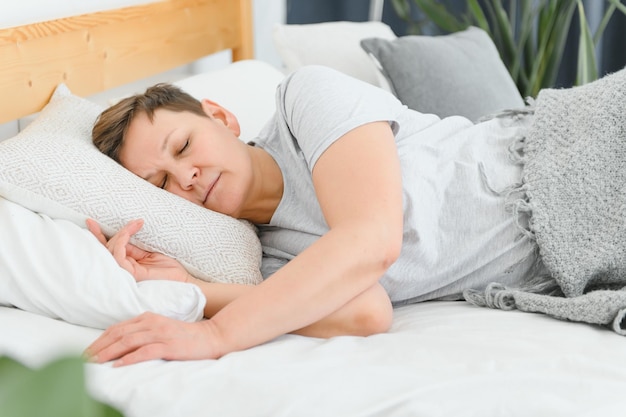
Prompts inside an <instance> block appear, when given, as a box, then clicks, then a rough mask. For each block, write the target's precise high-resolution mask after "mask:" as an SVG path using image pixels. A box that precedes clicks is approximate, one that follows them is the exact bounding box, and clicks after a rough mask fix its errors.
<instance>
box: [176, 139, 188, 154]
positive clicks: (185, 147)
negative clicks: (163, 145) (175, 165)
mask: <svg viewBox="0 0 626 417" xmlns="http://www.w3.org/2000/svg"><path fill="white" fill-rule="evenodd" d="M188 147H189V139H187V140H186V141H185V144H184V145H183V147H182V148H180V150H179V151H178V155H180V154H182V153H183V152H185V149H187V148H188Z"/></svg>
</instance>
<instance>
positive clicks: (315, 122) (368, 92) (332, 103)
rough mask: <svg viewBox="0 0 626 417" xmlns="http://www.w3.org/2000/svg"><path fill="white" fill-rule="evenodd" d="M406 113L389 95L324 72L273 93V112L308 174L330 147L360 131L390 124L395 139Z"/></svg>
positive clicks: (303, 72) (293, 79)
mask: <svg viewBox="0 0 626 417" xmlns="http://www.w3.org/2000/svg"><path fill="white" fill-rule="evenodd" d="M405 110H406V107H405V106H404V105H402V103H400V101H398V99H397V98H395V97H394V96H393V94H391V93H389V92H387V91H385V90H383V89H381V88H379V87H375V86H372V85H370V84H368V83H365V82H363V81H360V80H357V79H355V78H352V77H350V76H348V75H345V74H342V73H341V72H338V71H336V70H333V69H331V68H327V67H323V66H307V67H303V68H301V69H299V70H297V71H295V72H294V73H292V74H291V75H289V76H288V77H287V78H286V79H285V81H284V82H283V83H282V84H281V85H280V86H279V87H278V91H277V111H278V112H279V113H280V117H281V118H282V119H283V120H284V122H285V123H286V124H287V126H288V128H289V131H290V132H291V135H292V137H293V139H294V140H295V141H296V142H297V147H298V148H299V149H300V150H301V151H302V153H303V155H304V157H305V159H306V162H307V164H308V166H309V169H310V170H311V171H312V170H313V167H314V166H315V163H316V162H317V160H318V159H319V157H320V156H321V155H322V153H323V152H324V151H325V150H326V149H327V148H328V147H329V146H330V145H331V144H332V143H334V142H335V141H336V140H337V139H339V138H340V137H341V136H343V135H344V134H346V133H347V132H349V131H350V130H352V129H355V128H356V127H358V126H361V125H363V124H366V123H371V122H376V121H388V122H389V123H390V124H391V126H392V129H393V130H394V133H396V132H397V130H398V125H397V117H398V115H399V114H400V113H401V112H403V111H405Z"/></svg>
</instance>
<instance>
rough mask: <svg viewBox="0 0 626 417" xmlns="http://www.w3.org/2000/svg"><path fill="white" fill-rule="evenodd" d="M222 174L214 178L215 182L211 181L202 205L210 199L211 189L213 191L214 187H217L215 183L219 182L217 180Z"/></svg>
mask: <svg viewBox="0 0 626 417" xmlns="http://www.w3.org/2000/svg"><path fill="white" fill-rule="evenodd" d="M220 176H221V174H220V175H218V176H217V177H216V178H215V179H214V180H213V182H211V183H210V184H209V187H208V188H207V190H206V194H205V195H204V199H203V200H202V205H204V204H205V203H206V201H207V200H208V199H209V195H211V191H213V188H215V184H217V181H219V179H220Z"/></svg>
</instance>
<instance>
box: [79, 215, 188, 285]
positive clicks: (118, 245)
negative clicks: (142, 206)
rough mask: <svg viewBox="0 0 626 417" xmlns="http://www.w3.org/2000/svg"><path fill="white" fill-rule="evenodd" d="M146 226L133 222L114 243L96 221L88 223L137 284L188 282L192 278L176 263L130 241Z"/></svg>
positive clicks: (137, 221) (122, 230)
mask: <svg viewBox="0 0 626 417" xmlns="http://www.w3.org/2000/svg"><path fill="white" fill-rule="evenodd" d="M142 226H143V220H133V221H130V222H128V223H127V224H126V226H124V227H123V228H122V229H120V230H119V231H118V232H117V233H116V234H115V235H114V236H113V237H111V239H108V240H107V238H106V236H104V234H103V233H102V230H101V229H100V226H99V225H98V223H97V222H96V221H95V220H92V219H87V228H88V229H89V231H90V232H91V233H92V234H93V235H94V236H96V238H97V239H98V240H99V241H100V243H102V244H103V245H104V246H106V247H107V249H108V250H109V252H111V254H112V255H113V257H114V258H115V260H116V261H117V263H118V264H119V265H120V266H121V267H122V268H124V269H125V270H127V271H128V272H130V273H131V274H132V276H133V277H135V280H137V281H145V280H151V279H166V280H170V281H181V282H187V281H188V279H189V277H190V275H189V274H188V273H187V271H186V270H185V268H183V266H182V265H181V264H180V263H179V262H178V261H177V260H175V259H173V258H170V257H169V256H167V255H164V254H162V253H157V252H148V251H145V250H143V249H140V248H138V247H137V246H135V245H133V244H131V243H130V238H131V236H133V235H134V234H135V233H137V232H138V231H139V230H140V229H141V227H142Z"/></svg>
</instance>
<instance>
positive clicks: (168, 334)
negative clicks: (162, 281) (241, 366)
mask: <svg viewBox="0 0 626 417" xmlns="http://www.w3.org/2000/svg"><path fill="white" fill-rule="evenodd" d="M204 324H205V323H203V322H198V323H185V322H182V321H178V320H174V319H170V318H167V317H163V316H160V315H157V314H153V313H144V314H142V315H141V316H138V317H136V318H134V319H131V320H128V321H125V322H122V323H119V324H116V325H114V326H111V327H109V328H108V329H107V330H106V331H105V332H104V333H103V334H102V335H101V336H100V337H99V338H98V339H97V340H96V341H94V342H93V343H92V344H91V345H90V346H89V347H88V348H87V349H86V350H85V354H86V355H87V356H88V357H89V358H90V359H91V360H92V361H94V362H98V363H103V362H108V361H111V360H115V362H114V366H121V365H130V364H133V363H137V362H143V361H147V360H153V359H166V360H175V359H210V358H215V357H217V355H216V354H215V352H216V350H214V349H211V345H212V342H214V341H215V340H214V338H211V337H209V336H208V335H209V333H208V332H207V331H206V330H205V329H204V327H205V326H203V325H204Z"/></svg>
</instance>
